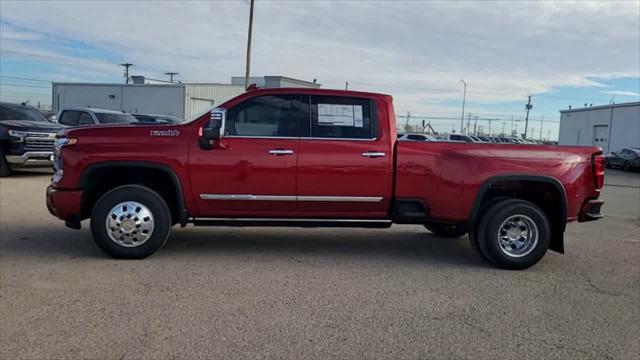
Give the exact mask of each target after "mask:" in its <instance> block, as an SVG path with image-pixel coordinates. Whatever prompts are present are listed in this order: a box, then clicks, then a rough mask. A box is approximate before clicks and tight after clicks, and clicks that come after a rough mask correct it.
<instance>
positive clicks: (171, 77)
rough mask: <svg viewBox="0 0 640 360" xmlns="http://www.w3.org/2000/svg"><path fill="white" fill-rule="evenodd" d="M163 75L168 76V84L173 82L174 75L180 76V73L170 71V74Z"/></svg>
mask: <svg viewBox="0 0 640 360" xmlns="http://www.w3.org/2000/svg"><path fill="white" fill-rule="evenodd" d="M164 74H165V75H169V81H170V82H173V76H174V75H180V73H177V72H171V71H170V72H166V73H164Z"/></svg>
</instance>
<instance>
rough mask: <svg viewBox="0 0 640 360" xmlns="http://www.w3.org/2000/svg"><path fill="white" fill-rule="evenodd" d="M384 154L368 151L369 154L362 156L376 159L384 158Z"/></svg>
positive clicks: (364, 153)
mask: <svg viewBox="0 0 640 360" xmlns="http://www.w3.org/2000/svg"><path fill="white" fill-rule="evenodd" d="M385 155H386V154H385V153H383V152H376V151H369V152H363V153H362V156H364V157H368V158H378V157H384V156H385Z"/></svg>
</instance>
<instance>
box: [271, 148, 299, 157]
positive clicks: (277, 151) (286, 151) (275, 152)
mask: <svg viewBox="0 0 640 360" xmlns="http://www.w3.org/2000/svg"><path fill="white" fill-rule="evenodd" d="M269 154H270V155H276V156H280V155H293V150H289V149H272V150H269Z"/></svg>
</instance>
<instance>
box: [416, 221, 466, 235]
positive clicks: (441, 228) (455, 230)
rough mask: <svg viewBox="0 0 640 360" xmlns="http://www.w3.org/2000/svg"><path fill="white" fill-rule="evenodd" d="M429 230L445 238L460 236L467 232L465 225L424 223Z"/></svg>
mask: <svg viewBox="0 0 640 360" xmlns="http://www.w3.org/2000/svg"><path fill="white" fill-rule="evenodd" d="M424 226H425V227H426V228H427V230H429V231H431V232H432V233H434V234H436V235H438V236H440V237H443V238H459V237H461V236H464V235H465V234H466V233H467V228H466V226H464V225H456V224H441V223H427V224H425V225H424Z"/></svg>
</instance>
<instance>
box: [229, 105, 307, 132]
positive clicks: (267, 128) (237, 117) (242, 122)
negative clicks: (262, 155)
mask: <svg viewBox="0 0 640 360" xmlns="http://www.w3.org/2000/svg"><path fill="white" fill-rule="evenodd" d="M302 107H303V106H302V103H301V101H300V96H297V95H266V96H258V97H255V98H251V99H249V100H247V101H245V102H243V103H241V104H239V105H236V106H234V107H233V108H231V109H229V110H228V111H227V119H226V124H225V132H226V133H227V134H229V135H232V136H234V135H235V136H275V137H298V136H299V135H298V134H299V130H298V129H299V123H300V121H301V119H302V117H301V114H302Z"/></svg>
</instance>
